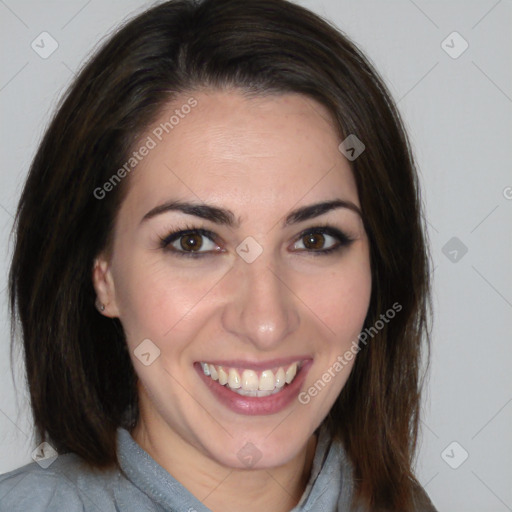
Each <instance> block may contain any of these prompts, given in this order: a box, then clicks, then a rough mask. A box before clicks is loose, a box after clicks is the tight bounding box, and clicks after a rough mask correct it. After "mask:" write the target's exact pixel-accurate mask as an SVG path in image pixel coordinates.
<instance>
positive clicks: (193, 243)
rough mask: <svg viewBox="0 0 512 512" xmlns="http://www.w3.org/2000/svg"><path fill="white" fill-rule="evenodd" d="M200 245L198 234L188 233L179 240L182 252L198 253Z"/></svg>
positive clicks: (201, 242)
mask: <svg viewBox="0 0 512 512" xmlns="http://www.w3.org/2000/svg"><path fill="white" fill-rule="evenodd" d="M202 245H203V240H202V236H201V235H199V234H198V233H190V234H188V235H183V236H182V237H181V238H180V246H181V248H182V249H183V250H184V251H198V250H199V249H200V248H201V246H202Z"/></svg>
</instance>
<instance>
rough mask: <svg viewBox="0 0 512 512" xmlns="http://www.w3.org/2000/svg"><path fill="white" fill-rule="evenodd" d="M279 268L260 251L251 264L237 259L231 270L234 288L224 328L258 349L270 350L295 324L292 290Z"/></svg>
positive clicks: (268, 255) (227, 306) (227, 305)
mask: <svg viewBox="0 0 512 512" xmlns="http://www.w3.org/2000/svg"><path fill="white" fill-rule="evenodd" d="M279 268H280V267H279V266H276V265H273V264H272V258H271V255H270V254H265V252H263V253H262V254H261V255H260V256H259V257H257V258H256V259H255V260H254V261H252V262H251V263H247V262H246V261H245V260H243V258H239V259H238V260H237V261H236V262H235V268H234V269H233V270H234V272H233V275H232V279H234V280H235V282H234V287H235V290H236V291H235V293H234V294H233V296H232V300H231V301H230V302H229V303H228V304H226V308H225V311H224V314H223V323H224V328H225V329H226V330H227V331H229V332H231V333H233V334H235V335H237V336H238V337H239V338H241V339H245V340H246V341H249V342H251V343H253V344H254V345H256V346H257V347H258V349H260V350H271V349H273V348H274V347H276V346H277V345H278V344H279V343H280V342H281V341H282V340H284V339H285V338H286V337H287V336H288V335H290V334H291V333H292V332H293V331H294V330H295V329H297V327H298V325H299V315H298V311H297V309H296V302H295V301H294V300H293V293H292V292H291V290H290V289H289V288H288V287H287V286H286V284H285V282H286V281H285V278H286V276H285V275H284V274H283V273H282V271H280V270H279Z"/></svg>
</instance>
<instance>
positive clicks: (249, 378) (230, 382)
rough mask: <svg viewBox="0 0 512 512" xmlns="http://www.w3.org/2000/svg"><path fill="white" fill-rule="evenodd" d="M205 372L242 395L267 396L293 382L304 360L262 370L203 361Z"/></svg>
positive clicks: (202, 365)
mask: <svg viewBox="0 0 512 512" xmlns="http://www.w3.org/2000/svg"><path fill="white" fill-rule="evenodd" d="M200 364H201V368H202V369H203V373H204V374H205V375H206V376H207V377H209V378H210V379H212V380H214V381H216V382H218V383H219V384H221V385H222V386H225V387H227V388H228V389H229V390H231V391H233V392H234V393H238V394H239V395H242V396H251V397H265V396H270V395H274V394H276V393H279V392H280V391H282V390H283V389H285V387H286V386H288V385H289V384H291V383H292V382H293V380H294V379H295V377H296V376H297V374H298V373H299V372H300V370H301V368H302V366H303V365H304V361H296V362H294V363H291V364H289V365H286V366H278V367H275V368H270V369H268V370H263V371H261V372H259V371H255V370H250V369H244V368H233V367H227V366H221V365H215V364H211V363H206V362H201V363H200Z"/></svg>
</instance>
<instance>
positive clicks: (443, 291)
mask: <svg viewBox="0 0 512 512" xmlns="http://www.w3.org/2000/svg"><path fill="white" fill-rule="evenodd" d="M300 3H301V4H302V5H305V6H307V7H309V8H311V9H312V10H314V11H316V12H317V13H319V14H321V15H323V16H325V17H327V18H328V19H330V20H331V21H333V22H334V23H336V24H337V25H338V27H339V28H341V29H342V30H343V31H345V32H346V33H347V34H348V35H349V36H350V37H351V38H353V39H354V40H355V41H356V42H357V43H358V45H359V46H360V47H361V48H362V49H363V50H364V51H366V53H367V54H368V55H369V57H370V58H371V60H372V61H373V62H374V63H375V65H376V67H377V69H378V70H379V71H380V72H381V74H382V75H383V77H384V79H385V80H386V82H387V83H388V85H389V87H390V89H391V91H392V93H393V95H394V97H395V98H396V100H397V101H398V105H399V108H400V110H401V112H402V114H403V116H404V119H405V122H406V125H407V128H408V131H409V134H410V137H411V140H412V142H413V146H414V149H415V153H416V157H417V160H418V164H419V167H420V170H421V179H422V183H423V193H424V198H425V203H426V213H427V219H428V223H429V237H430V244H431V251H432V258H433V264H434V267H435V272H434V291H435V295H434V308H435V311H434V312H435V324H434V326H435V328H434V333H433V353H432V356H433V357H432V366H431V372H430V380H429V385H428V387H427V393H426V399H425V406H424V417H423V435H422V441H421V448H420V452H419V457H418V464H417V471H418V475H419V478H420V481H421V482H422V484H423V485H424V486H425V487H426V489H427V491H428V493H429V494H430V496H431V498H432V500H433V502H434V503H435V505H436V506H437V507H438V509H439V510H440V511H457V512H458V511H464V512H473V511H474V512H481V511H482V510H485V511H486V512H505V511H506V510H511V511H512V487H511V482H512V467H511V460H512V435H511V425H512V421H511V420H512V384H511V371H510V367H511V362H512V348H511V347H512V340H511V338H512V337H511V333H512V272H511V270H510V267H511V263H512V229H511V227H512V223H511V218H512V172H511V162H512V150H511V147H512V137H511V136H512V129H511V128H512V116H511V113H512V67H511V62H512V55H511V53H512V36H511V33H512V30H511V28H512V25H511V21H512V3H511V1H510V0H501V1H496V0H479V1H476V0H473V1H468V0H465V1H463V0H459V1H453V0H452V1H427V0H414V1H413V0H393V1H387V2H379V1H378V0H359V1H356V0H308V1H303V2H300ZM149 5H150V4H149V3H148V2H143V1H141V0H139V1H137V0H129V1H127V0H123V1H120V0H117V1H109V2H104V1H99V0H90V1H86V0H70V1H66V2H64V1H60V2H59V1H45V2H36V1H35V0H33V1H29V0H20V1H15V0H0V16H1V25H0V26H1V36H0V37H1V38H2V44H1V52H2V59H1V78H0V108H1V116H2V123H1V138H0V140H1V161H0V162H1V168H0V236H1V247H2V248H3V250H4V255H5V257H4V258H2V267H1V274H0V279H1V283H0V290H2V293H1V299H0V300H1V304H2V313H1V316H0V322H1V329H2V332H3V336H2V338H1V341H0V389H1V403H0V472H5V471H8V470H11V469H13V468H15V467H18V466H20V465H22V464H25V463H27V462H29V461H31V458H30V454H31V452H32V450H33V449H34V446H33V444H32V443H33V439H32V437H31V436H32V427H31V420H30V414H29V412H28V408H27V401H26V400H27V391H26V388H25V387H24V384H23V381H22V380H20V379H18V381H17V394H16V393H15V388H14V386H13V382H12V379H11V365H10V360H9V341H10V335H9V324H8V319H7V308H6V294H5V286H6V282H7V281H6V278H7V271H8V260H9V256H10V253H11V249H12V244H11V243H9V233H10V229H11V226H12V220H13V219H12V215H13V212H14V211H15V208H16V203H17V200H18V197H19V194H20V190H21V184H22V182H23V180H24V178H25V176H26V173H27V169H28V166H29V163H30V161H31V158H32V157H33V155H34V152H35V149H36V145H37V143H38V141H39V140H40V137H41V134H42V132H43V130H44V128H45V126H46V125H47V123H48V120H49V116H50V114H51V112H52V111H53V110H54V108H55V106H56V105H57V102H58V99H59V97H60V96H61V94H62V93H63V91H64V90H65V88H66V87H67V85H68V84H69V82H70V80H71V78H72V76H73V74H74V73H75V72H76V70H77V69H78V68H79V66H80V65H81V63H83V61H84V59H85V58H86V56H87V55H89V54H90V52H91V49H92V48H96V47H97V46H98V44H99V42H100V41H101V40H103V39H104V38H105V37H106V35H107V34H109V33H110V31H111V30H112V28H113V27H115V26H117V25H118V24H119V22H120V21H121V20H122V19H124V18H126V17H128V16H131V15H133V14H135V13H137V12H140V11H141V10H144V9H145V8H146V7H148V6H149ZM43 31H47V32H49V33H50V34H51V35H52V37H53V38H54V39H55V40H56V41H57V42H58V45H59V47H58V49H57V50H56V51H55V53H53V54H52V55H51V56H50V57H49V58H47V59H42V58H41V57H40V56H39V55H38V54H37V53H36V52H35V51H34V50H33V49H32V48H31V42H32V41H33V40H35V39H36V37H37V36H39V34H40V33H41V32H43ZM453 31H457V32H458V33H459V34H460V35H461V36H462V37H463V38H464V40H466V41H467V43H468V44H469V47H468V49H467V50H466V51H465V52H464V53H463V54H462V55H460V56H459V57H458V58H456V59H454V58H452V57H451V56H450V55H448V53H446V52H445V51H444V49H443V48H442V46H441V43H442V41H443V40H445V39H446V38H447V36H448V35H449V34H451V33H452V32H453ZM457 37H458V36H455V37H453V36H452V37H450V38H448V40H447V41H446V43H445V45H447V46H448V48H447V49H448V50H449V51H450V52H451V53H452V54H455V53H456V52H458V51H460V49H462V48H463V46H462V44H463V41H462V40H460V39H457ZM449 47H451V48H449ZM452 237H457V238H458V240H459V241H460V242H462V243H463V244H464V245H465V246H466V247H467V249H468V252H467V253H466V254H464V255H462V252H461V251H460V248H457V247H455V246H454V247H455V250H456V251H457V252H456V253H453V252H452V253H451V254H450V251H453V250H454V247H450V246H448V247H447V249H445V252H446V253H447V255H445V254H444V253H443V247H444V246H445V244H446V243H447V242H448V241H449V240H450V239H451V238H452ZM456 243H459V242H456ZM397 250H400V248H399V247H397ZM455 257H457V260H456V261H452V260H451V259H453V258H455ZM450 258H451V259H450ZM34 264H37V262H34ZM17 364H18V365H19V364H20V363H19V359H18V363H17ZM17 371H18V374H20V373H19V370H17ZM20 375H21V374H20ZM454 441H455V442H457V443H458V444H457V445H452V446H450V444H451V443H452V442H454ZM447 447H448V450H445V449H446V448H447ZM465 452H467V453H468V454H469V456H468V458H467V460H465V461H464V462H463V463H462V464H461V465H460V466H459V467H458V468H457V469H453V468H452V467H450V465H448V463H447V462H446V461H448V462H450V463H451V465H452V466H456V465H458V464H460V462H461V461H462V460H463V456H464V455H465ZM442 454H444V455H442Z"/></svg>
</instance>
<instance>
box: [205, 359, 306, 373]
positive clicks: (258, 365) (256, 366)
mask: <svg viewBox="0 0 512 512" xmlns="http://www.w3.org/2000/svg"><path fill="white" fill-rule="evenodd" d="M311 359H312V357H311V356H301V355H299V356H292V357H281V358H278V359H268V360H267V361H247V360H244V359H230V360H227V359H222V360H220V359H215V360H212V359H202V360H201V361H200V362H201V363H208V364H213V365H215V366H223V367H231V368H247V369H248V370H256V371H258V370H259V371H262V370H269V369H271V368H277V367H279V366H287V365H290V364H292V363H295V362H306V361H307V360H311Z"/></svg>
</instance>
